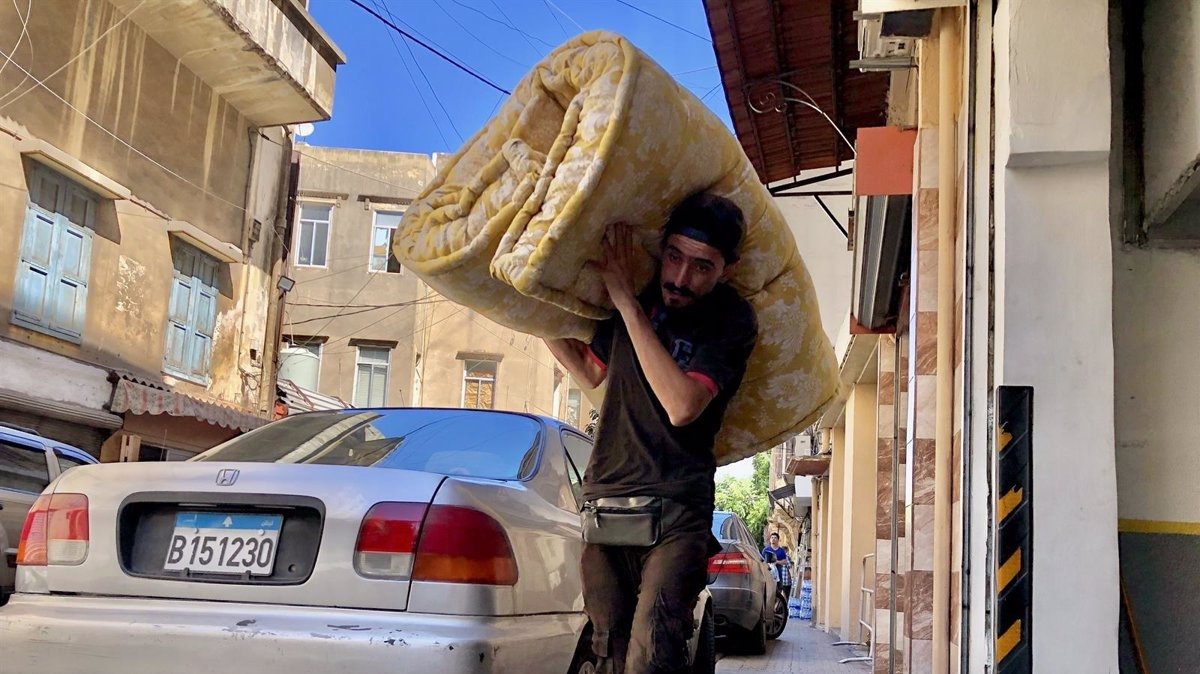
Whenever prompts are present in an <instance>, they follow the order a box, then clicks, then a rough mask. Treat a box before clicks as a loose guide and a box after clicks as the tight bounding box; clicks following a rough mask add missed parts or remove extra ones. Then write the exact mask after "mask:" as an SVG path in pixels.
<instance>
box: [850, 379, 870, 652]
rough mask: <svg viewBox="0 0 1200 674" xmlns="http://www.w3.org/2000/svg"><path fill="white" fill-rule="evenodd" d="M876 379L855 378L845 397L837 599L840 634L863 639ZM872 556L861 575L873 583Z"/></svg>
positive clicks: (867, 616)
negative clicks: (860, 380) (841, 567)
mask: <svg viewBox="0 0 1200 674" xmlns="http://www.w3.org/2000/svg"><path fill="white" fill-rule="evenodd" d="M875 401H876V392H875V384H873V383H872V384H858V385H857V386H855V387H854V390H853V391H852V392H851V393H850V397H849V399H848V400H847V401H846V438H845V441H846V444H845V452H843V456H845V464H844V466H843V470H844V472H843V476H844V482H843V484H844V491H843V500H842V508H843V510H842V513H843V521H844V523H845V526H844V527H843V529H844V532H845V533H844V535H843V536H842V561H843V564H844V565H845V574H844V576H843V579H842V580H843V582H842V591H841V604H842V607H843V609H844V610H843V612H842V623H841V624H842V627H841V635H842V637H843V638H844V639H846V640H848V641H850V640H856V639H857V640H863V639H865V638H866V635H864V634H862V633H861V630H862V628H861V626H860V625H859V619H860V618H864V617H865V619H866V620H867V621H868V622H870V621H871V620H872V617H871V615H870V614H871V613H872V612H873V611H874V607H872V606H868V607H866V610H864V607H863V606H862V602H863V596H862V595H863V593H862V587H863V585H864V577H863V556H864V555H867V554H870V553H873V552H875V506H876V496H875V490H876V484H875V476H876V475H875V474H876V468H875V454H876V451H877V442H878V441H877V437H878V434H879V433H878V429H877V428H876V409H875ZM874 569H875V562H874V560H868V562H867V573H868V576H867V577H866V579H865V580H867V581H869V582H868V583H866V584H867V585H868V586H871V585H873V584H874V578H873V574H874ZM868 601H869V599H868Z"/></svg>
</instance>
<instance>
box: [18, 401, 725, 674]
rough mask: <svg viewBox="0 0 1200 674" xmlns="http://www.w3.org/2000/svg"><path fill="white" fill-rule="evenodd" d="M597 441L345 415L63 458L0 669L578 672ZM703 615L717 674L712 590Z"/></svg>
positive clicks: (699, 615) (482, 418)
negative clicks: (91, 458) (212, 439)
mask: <svg viewBox="0 0 1200 674" xmlns="http://www.w3.org/2000/svg"><path fill="white" fill-rule="evenodd" d="M590 452H591V441H590V440H589V439H588V438H587V437H586V436H584V435H580V434H579V433H577V432H576V431H574V430H573V429H571V428H568V427H565V426H562V425H561V424H559V423H558V422H556V421H554V420H550V419H544V418H538V417H532V416H526V415H520V414H509V413H502V412H490V411H466V410H434V409H374V410H343V411H338V412H316V413H312V414H304V415H299V416H295V417H291V418H288V419H284V420H281V421H278V422H275V423H272V424H269V425H267V426H264V427H263V428H261V429H258V430H256V431H254V432H251V433H249V434H247V435H244V436H241V437H239V438H236V439H234V440H231V441H229V442H227V443H225V444H223V445H221V446H219V447H216V448H214V449H212V450H209V451H208V452H206V453H204V454H202V455H200V456H198V457H196V458H195V459H194V460H192V461H188V462H183V463H153V464H138V463H132V464H120V465H102V466H87V467H82V468H79V469H77V470H73V471H70V472H69V473H65V474H64V475H62V476H60V477H59V478H58V479H57V480H56V481H55V482H53V483H52V484H51V485H50V486H49V487H47V489H46V491H45V492H44V493H43V495H42V496H41V497H40V498H39V499H38V501H37V503H35V505H34V507H33V508H32V509H31V511H30V515H29V517H28V519H27V521H26V524H25V527H24V531H23V533H22V538H21V541H20V546H19V548H20V549H19V552H18V558H19V559H18V564H19V566H18V573H17V593H16V594H15V595H14V596H13V598H12V601H11V602H10V603H9V604H8V605H7V606H5V607H4V608H2V609H0V653H4V658H3V660H4V666H3V670H4V671H5V672H6V674H9V673H11V674H23V673H25V672H29V673H31V674H32V673H37V674H57V673H66V672H88V673H89V674H108V673H110V672H111V673H113V674H117V673H120V674H162V673H163V672H172V673H174V674H191V673H196V674H201V673H203V674H211V672H213V671H226V670H231V669H232V670H234V671H257V672H268V671H270V672H282V671H304V672H338V674H357V673H359V672H363V673H366V672H371V673H375V672H391V673H400V674H405V673H410V672H411V673H414V674H415V673H418V672H419V673H422V674H424V673H425V672H514V673H516V672H520V673H522V674H526V673H527V674H537V673H539V672H545V673H547V674H550V673H553V674H564V673H568V672H570V673H577V674H586V673H587V672H590V671H593V670H594V663H592V662H591V656H590V648H589V643H590V633H589V627H588V624H587V618H586V616H585V615H584V613H583V600H582V594H581V585H580V574H579V556H580V552H581V545H582V544H581V537H580V529H579V517H578V499H579V485H580V476H581V474H582V470H583V467H584V466H585V465H586V463H587V459H588V456H589V454H590ZM694 625H695V627H696V628H697V629H696V630H695V635H694V636H693V638H692V643H691V652H692V655H693V662H694V671H695V672H698V673H700V672H703V673H706V674H711V672H712V671H713V666H714V662H715V658H714V654H713V650H712V649H713V637H712V630H713V619H712V606H711V600H710V598H709V595H708V593H707V591H706V592H705V593H704V594H703V595H702V596H701V597H700V598H699V601H698V602H697V605H696V614H695V622H694Z"/></svg>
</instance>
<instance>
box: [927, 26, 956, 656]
mask: <svg viewBox="0 0 1200 674" xmlns="http://www.w3.org/2000/svg"><path fill="white" fill-rule="evenodd" d="M957 18H958V15H957V13H956V12H955V11H954V10H951V9H942V10H941V11H940V12H939V14H938V277H937V278H938V283H937V315H938V319H937V406H936V417H935V419H936V427H935V434H934V443H935V444H934V457H935V459H934V494H933V502H934V511H933V550H934V561H933V672H934V674H948V672H949V671H950V548H951V546H952V545H953V540H954V539H953V535H952V532H951V530H950V528H951V519H952V518H951V512H952V510H951V508H952V504H951V502H950V498H951V484H950V480H951V475H950V471H951V470H952V468H953V466H952V461H951V452H952V444H953V441H954V434H953V429H954V421H953V419H952V415H953V412H954V279H955V269H954V262H955V260H954V249H955V245H954V218H955V214H956V208H955V207H956V199H955V197H956V192H955V189H956V184H955V183H956V180H955V177H956V176H955V167H956V164H957V162H956V161H955V159H956V157H957V155H956V152H955V145H954V129H955V125H954V113H955V109H956V108H957V103H958V96H957V95H956V87H955V76H956V74H957V67H956V66H957V58H956V57H957V56H958V54H956V53H955V50H954V49H953V47H954V44H955V39H956V37H957V32H958V31H957V26H956V25H955V24H956V20H957Z"/></svg>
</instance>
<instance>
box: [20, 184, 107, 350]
mask: <svg viewBox="0 0 1200 674" xmlns="http://www.w3.org/2000/svg"><path fill="white" fill-rule="evenodd" d="M28 178H29V204H28V206H27V207H26V209H25V228H24V230H23V231H22V234H21V258H20V263H19V264H18V265H17V283H16V292H15V294H14V297H13V311H12V322H13V323H15V324H17V325H20V326H22V327H26V328H30V329H32V330H37V331H39V332H44V333H46V334H48V335H53V336H55V337H58V338H60V339H65V340H67V341H70V342H75V343H76V344H78V343H80V342H81V341H83V323H84V319H85V318H86V316H87V294H88V276H89V274H90V272H91V267H92V233H93V231H92V228H93V227H94V226H95V219H96V206H97V204H98V201H99V199H98V197H96V196H95V195H94V194H92V193H91V192H89V191H87V190H86V189H84V188H83V187H81V186H79V185H78V184H76V183H75V182H73V181H71V180H70V179H68V178H67V177H66V176H63V175H60V174H58V173H55V172H54V171H51V170H50V169H47V168H45V167H43V166H32V167H31V168H30V170H29V174H28Z"/></svg>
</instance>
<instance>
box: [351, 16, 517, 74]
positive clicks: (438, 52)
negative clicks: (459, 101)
mask: <svg viewBox="0 0 1200 674" xmlns="http://www.w3.org/2000/svg"><path fill="white" fill-rule="evenodd" d="M350 2H351V3H353V4H354V5H355V6H356V7H358V8H359V9H361V10H363V11H364V12H366V13H368V14H370V15H371V16H373V17H375V20H377V21H379V22H381V23H383V24H384V25H385V26H387V27H388V28H391V29H392V30H394V31H396V32H397V33H399V34H401V35H403V36H404V37H406V38H408V39H409V40H412V41H413V42H416V43H417V44H419V45H420V46H422V47H424V48H425V49H426V50H428V51H430V52H433V53H434V54H435V55H437V57H438V58H440V59H442V60H443V61H445V62H446V63H449V64H450V65H452V66H454V67H455V68H458V69H459V70H461V71H463V72H464V73H466V74H468V75H470V76H471V77H473V78H475V79H477V80H479V81H480V82H483V83H484V84H486V85H488V86H489V87H491V88H493V89H495V90H496V91H499V92H501V93H503V94H505V95H511V94H512V92H511V91H509V90H508V89H505V88H504V87H502V86H500V85H499V84H496V83H495V82H493V81H491V80H489V79H488V78H486V77H484V76H483V75H480V74H479V73H477V72H475V71H474V70H472V69H471V68H470V67H468V66H466V65H464V64H462V63H459V62H458V61H457V60H455V59H454V58H452V57H450V56H449V55H447V54H445V53H444V52H442V51H441V50H439V49H437V48H436V47H433V46H431V45H429V44H428V43H427V42H425V41H423V40H421V39H420V38H418V37H417V36H415V35H413V34H412V33H410V32H408V31H406V30H404V29H403V28H401V27H400V26H397V25H396V24H395V23H393V22H392V21H390V20H388V19H387V18H385V17H384V16H383V15H382V14H380V13H379V12H377V11H375V10H374V9H371V8H370V7H368V6H367V5H365V4H363V3H362V2H361V0H350Z"/></svg>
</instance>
